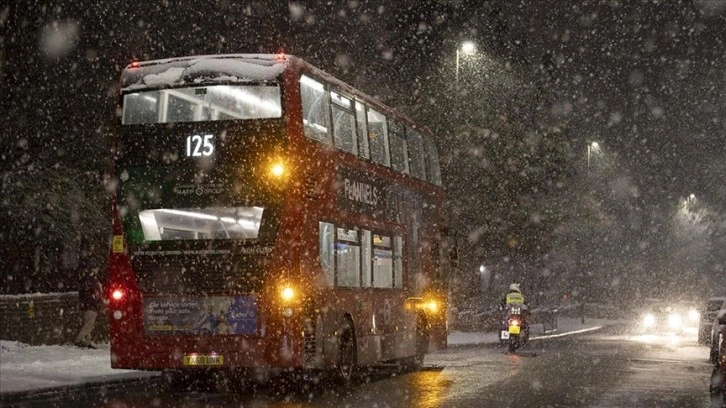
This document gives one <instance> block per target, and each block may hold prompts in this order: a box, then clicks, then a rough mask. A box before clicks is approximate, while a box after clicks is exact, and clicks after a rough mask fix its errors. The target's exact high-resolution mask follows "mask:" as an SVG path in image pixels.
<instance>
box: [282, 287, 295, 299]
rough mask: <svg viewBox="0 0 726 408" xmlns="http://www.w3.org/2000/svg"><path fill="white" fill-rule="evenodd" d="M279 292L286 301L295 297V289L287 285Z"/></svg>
mask: <svg viewBox="0 0 726 408" xmlns="http://www.w3.org/2000/svg"><path fill="white" fill-rule="evenodd" d="M280 294H281V295H282V299H283V300H286V301H290V300H292V298H294V297H295V291H294V290H293V289H292V288H291V287H289V286H287V287H285V288H283V289H282V292H281V293H280Z"/></svg>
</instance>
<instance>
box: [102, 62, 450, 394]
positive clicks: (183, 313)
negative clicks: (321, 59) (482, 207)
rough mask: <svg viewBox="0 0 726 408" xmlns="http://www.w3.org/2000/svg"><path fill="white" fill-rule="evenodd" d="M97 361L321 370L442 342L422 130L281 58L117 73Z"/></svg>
mask: <svg viewBox="0 0 726 408" xmlns="http://www.w3.org/2000/svg"><path fill="white" fill-rule="evenodd" d="M114 160H115V174H116V180H117V186H116V199H115V204H114V214H113V215H114V216H113V220H114V225H113V234H114V236H113V245H112V249H111V253H110V266H109V268H110V270H109V296H110V308H109V309H110V323H111V353H112V356H111V357H112V358H111V361H112V366H113V367H115V368H127V369H142V370H143V369H148V370H172V371H170V372H177V373H178V372H184V370H187V371H194V369H199V368H203V369H204V370H197V371H204V372H209V371H210V370H211V369H225V370H231V369H240V370H255V371H259V372H263V373H266V372H275V371H278V370H279V369H287V370H301V371H310V372H323V371H325V372H332V373H335V374H336V375H337V376H338V377H340V378H341V379H343V380H349V379H350V378H351V376H352V375H353V374H354V372H355V371H356V369H357V368H360V367H365V366H372V365H375V364H377V363H380V362H389V361H396V362H406V363H409V364H412V365H420V364H421V363H422V361H423V357H424V354H425V353H426V352H427V351H430V350H433V349H440V348H443V347H446V318H445V316H446V307H447V306H446V290H447V280H448V276H449V271H448V269H449V268H450V264H449V262H448V260H449V258H448V255H447V254H448V253H449V249H448V248H447V243H446V239H445V219H444V218H445V217H444V208H443V205H444V194H443V189H442V187H441V174H440V170H439V161H438V154H437V150H436V146H435V143H434V140H433V137H432V135H431V134H430V132H429V131H428V130H427V129H425V128H424V127H422V126H419V125H417V124H416V123H415V122H414V121H412V120H411V119H410V118H408V117H406V116H404V115H401V114H400V113H397V112H396V111H394V110H393V109H391V108H389V107H387V106H385V105H383V104H382V103H380V102H379V101H377V100H375V99H374V98H372V97H370V96H367V95H365V94H364V93H362V92H360V91H358V90H356V89H354V88H353V87H351V86H349V85H346V84H345V83H343V82H341V81H339V80H337V79H335V78H333V77H332V76H330V75H329V74H326V73H325V72H323V71H321V70H319V69H317V68H315V67H313V66H311V65H309V64H307V63H306V62H304V61H302V60H301V59H299V58H296V57H293V56H290V55H258V54H249V55H246V54H240V55H212V56H194V57H183V58H173V59H165V60H156V61H148V62H141V63H139V62H134V63H132V64H130V65H129V66H127V67H126V68H125V69H124V70H123V72H122V74H121V79H120V87H119V98H118V106H117V126H116V138H115V146H114Z"/></svg>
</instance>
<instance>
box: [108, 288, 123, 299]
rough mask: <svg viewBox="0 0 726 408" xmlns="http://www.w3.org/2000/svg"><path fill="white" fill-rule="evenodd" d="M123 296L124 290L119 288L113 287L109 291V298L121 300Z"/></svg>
mask: <svg viewBox="0 0 726 408" xmlns="http://www.w3.org/2000/svg"><path fill="white" fill-rule="evenodd" d="M123 297H124V292H123V291H122V290H121V289H114V291H113V292H111V299H113V300H121V299H123Z"/></svg>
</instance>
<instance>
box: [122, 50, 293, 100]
mask: <svg viewBox="0 0 726 408" xmlns="http://www.w3.org/2000/svg"><path fill="white" fill-rule="evenodd" d="M285 61H286V60H285V59H279V58H277V56H276V55H274V54H230V55H201V56H193V57H182V58H169V59H162V60H153V61H145V62H141V63H139V64H138V66H132V65H129V66H127V67H126V68H125V69H124V70H123V72H122V73H121V91H122V92H123V91H134V90H141V89H144V88H164V87H172V86H179V85H184V84H195V83H200V82H225V83H229V82H265V81H271V80H274V79H275V78H277V76H278V75H280V74H281V73H282V72H283V71H284V70H285V66H286V65H285Z"/></svg>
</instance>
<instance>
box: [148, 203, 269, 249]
mask: <svg viewBox="0 0 726 408" xmlns="http://www.w3.org/2000/svg"><path fill="white" fill-rule="evenodd" d="M263 211H264V210H263V209H262V208H260V207H232V208H225V207H208V208H181V209H165V208H160V209H154V210H143V211H140V212H139V221H140V222H141V228H142V230H143V233H144V241H168V240H185V239H191V240H198V239H257V235H258V234H259V232H260V222H261V221H262V213H263Z"/></svg>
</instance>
